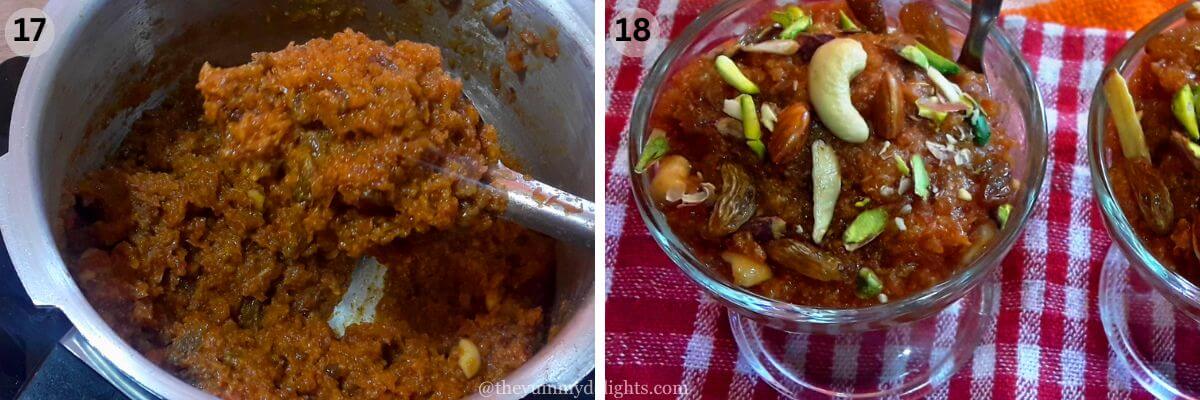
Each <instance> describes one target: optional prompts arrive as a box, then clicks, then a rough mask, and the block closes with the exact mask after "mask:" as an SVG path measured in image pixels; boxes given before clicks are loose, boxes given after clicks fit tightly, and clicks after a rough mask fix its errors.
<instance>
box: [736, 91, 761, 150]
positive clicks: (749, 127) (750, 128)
mask: <svg viewBox="0 0 1200 400" xmlns="http://www.w3.org/2000/svg"><path fill="white" fill-rule="evenodd" d="M738 103H739V104H741V106H742V134H744V135H746V139H748V140H760V139H762V127H761V126H760V125H759V123H758V111H756V110H755V109H754V98H753V97H750V95H748V94H743V95H741V96H738Z"/></svg>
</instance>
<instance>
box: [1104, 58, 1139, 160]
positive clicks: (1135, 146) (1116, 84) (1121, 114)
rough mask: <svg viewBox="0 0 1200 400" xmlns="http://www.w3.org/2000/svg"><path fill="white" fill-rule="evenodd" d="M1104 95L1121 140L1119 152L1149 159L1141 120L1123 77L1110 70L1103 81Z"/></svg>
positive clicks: (1128, 155)
mask: <svg viewBox="0 0 1200 400" xmlns="http://www.w3.org/2000/svg"><path fill="white" fill-rule="evenodd" d="M1104 97H1105V98H1106V99H1107V100H1108V109H1109V111H1111V112H1112V114H1113V124H1114V125H1116V127H1117V136H1118V138H1119V139H1120V141H1121V152H1122V153H1123V154H1124V155H1125V158H1145V159H1147V160H1149V159H1150V149H1149V148H1148V147H1146V135H1145V133H1143V132H1142V122H1141V121H1140V120H1138V116H1137V111H1136V110H1135V109H1134V105H1133V95H1131V94H1130V93H1129V86H1128V85H1127V84H1126V83H1125V77H1124V76H1121V74H1119V73H1117V71H1116V70H1110V71H1109V73H1108V79H1107V80H1105V81H1104Z"/></svg>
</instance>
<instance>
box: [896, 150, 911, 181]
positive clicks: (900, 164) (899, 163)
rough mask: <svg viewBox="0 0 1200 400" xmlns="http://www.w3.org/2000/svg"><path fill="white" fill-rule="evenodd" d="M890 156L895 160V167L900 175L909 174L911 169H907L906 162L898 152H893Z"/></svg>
mask: <svg viewBox="0 0 1200 400" xmlns="http://www.w3.org/2000/svg"><path fill="white" fill-rule="evenodd" d="M892 158H893V159H895V160H896V169H897V170H899V171H900V174H901V175H904V176H909V175H911V174H912V171H911V170H909V169H908V163H907V162H905V161H904V157H900V155H899V154H893V155H892Z"/></svg>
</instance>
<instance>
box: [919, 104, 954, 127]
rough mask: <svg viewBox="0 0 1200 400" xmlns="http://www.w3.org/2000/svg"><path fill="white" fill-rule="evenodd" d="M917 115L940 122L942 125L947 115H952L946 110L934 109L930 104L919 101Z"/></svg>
mask: <svg viewBox="0 0 1200 400" xmlns="http://www.w3.org/2000/svg"><path fill="white" fill-rule="evenodd" d="M917 116H918V117H921V118H925V119H928V120H930V121H933V122H936V123H938V125H941V123H942V122H943V121H945V120H946V117H949V116H950V113H948V112H945V111H937V110H934V109H932V108H929V106H927V105H926V104H925V103H923V102H920V101H918V102H917Z"/></svg>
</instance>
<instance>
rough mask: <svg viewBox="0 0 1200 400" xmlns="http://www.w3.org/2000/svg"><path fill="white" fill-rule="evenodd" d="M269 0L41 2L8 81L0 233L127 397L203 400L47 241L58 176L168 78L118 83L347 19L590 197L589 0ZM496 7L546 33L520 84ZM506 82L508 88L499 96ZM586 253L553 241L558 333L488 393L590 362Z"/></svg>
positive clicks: (533, 163)
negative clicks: (35, 40) (50, 40)
mask: <svg viewBox="0 0 1200 400" xmlns="http://www.w3.org/2000/svg"><path fill="white" fill-rule="evenodd" d="M276 3H279V2H273V1H269V0H262V1H240V2H208V1H204V2H196V1H182V0H180V1H165V0H163V1H154V0H62V1H60V0H54V1H51V3H50V4H49V6H47V7H46V9H45V11H46V12H47V14H49V15H50V17H51V18H52V20H53V21H54V23H55V24H56V28H57V30H58V31H57V32H56V34H57V39H56V40H57V41H56V42H55V44H54V46H53V47H52V48H51V49H50V51H49V52H47V53H46V54H44V55H42V56H39V57H36V58H34V59H32V60H31V61H30V62H29V64H28V66H27V68H26V70H25V74H24V76H23V77H22V80H21V84H20V89H19V91H18V94H17V99H16V103H15V107H14V110H13V119H12V124H11V129H10V135H11V136H10V139H9V140H10V143H9V152H8V154H6V155H4V156H3V157H0V231H2V232H3V236H4V241H5V243H6V245H7V247H8V249H9V252H10V253H11V254H10V255H11V257H12V261H13V265H14V266H15V267H16V270H17V274H18V275H19V276H20V278H21V282H22V284H24V286H25V289H26V290H27V291H28V292H29V295H30V297H31V298H32V299H33V302H34V303H35V304H36V305H38V306H46V307H57V308H60V309H62V311H63V312H64V313H65V314H66V316H67V317H68V318H69V319H70V320H71V322H72V323H73V324H74V325H75V328H76V330H75V331H73V333H72V334H70V335H68V337H66V338H64V340H63V342H64V343H65V344H66V345H67V346H68V347H69V348H71V349H72V350H73V352H74V353H75V354H76V355H78V356H80V358H82V359H83V360H84V361H85V362H87V363H88V364H90V365H92V366H93V367H94V368H95V369H96V370H97V371H98V372H99V373H100V374H101V375H103V376H104V377H105V378H107V379H108V380H109V381H110V382H112V383H113V384H114V385H115V386H117V387H118V388H120V389H121V390H122V391H124V392H125V393H126V394H127V395H129V396H130V397H133V398H155V397H162V398H170V399H178V398H211V397H212V396H211V395H209V394H207V393H204V392H202V391H200V390H199V389H196V388H194V387H192V386H191V385H189V384H187V383H185V382H183V381H181V380H179V379H178V378H176V377H175V376H173V375H171V374H170V373H168V372H166V371H164V370H162V369H160V368H159V367H158V366H156V365H154V364H153V363H151V362H150V361H149V360H147V359H146V358H144V357H143V356H142V355H141V354H139V353H138V352H137V351H136V350H134V349H133V348H132V347H130V346H129V345H128V344H126V343H125V342H124V341H123V340H122V339H121V338H120V337H119V336H117V334H116V333H115V332H114V331H113V330H112V329H111V328H110V327H109V326H108V325H107V324H106V323H105V322H104V321H103V320H102V319H101V318H100V316H99V315H98V314H97V313H96V310H95V309H93V308H92V306H91V304H89V303H88V301H87V299H86V298H84V296H83V294H82V292H80V289H79V287H78V286H76V283H75V280H74V279H73V278H72V277H71V275H70V273H69V272H68V270H67V268H66V266H65V265H64V261H63V258H62V256H61V255H60V253H59V246H58V244H57V243H56V239H55V235H54V232H55V230H56V229H57V227H58V226H59V218H58V210H59V204H60V198H61V197H62V188H63V184H64V183H65V182H70V181H71V180H73V179H76V178H78V177H79V176H80V175H81V174H82V173H83V172H86V171H88V170H90V169H93V168H95V167H97V166H98V165H99V164H100V163H101V162H102V161H103V160H104V158H105V157H106V156H108V155H109V154H110V153H111V152H112V151H113V150H114V149H115V148H116V147H117V146H118V145H119V144H120V141H121V140H122V139H123V137H124V134H125V133H126V132H127V131H128V128H129V125H130V123H131V122H132V121H133V120H135V119H136V117H137V115H139V114H140V112H141V111H142V110H145V109H148V108H152V107H154V106H155V105H157V103H158V102H159V101H161V99H162V98H163V97H164V95H165V94H166V92H167V91H169V90H170V89H171V88H172V87H171V86H170V85H165V86H161V87H157V90H155V91H153V92H152V93H150V94H149V95H148V96H142V98H136V97H135V98H134V99H136V100H137V101H136V102H135V103H132V104H128V103H126V105H128V107H124V108H119V107H115V106H114V101H115V99H117V98H119V97H122V94H123V93H126V92H128V91H127V90H125V88H126V87H127V86H128V84H130V83H134V82H142V83H150V84H151V85H154V84H158V83H170V82H177V81H179V79H178V77H180V76H187V75H186V74H193V76H194V74H195V73H196V71H197V69H196V68H198V66H199V64H200V63H201V62H203V61H211V62H213V63H214V64H217V65H232V64H236V63H241V62H245V61H247V60H248V56H249V54H250V53H252V52H255V51H269V50H273V49H278V48H281V47H282V46H284V45H286V44H287V43H288V42H289V41H296V42H303V41H305V40H307V39H309V38H312V37H318V36H328V35H330V34H332V33H333V32H336V31H339V30H341V29H344V28H345V27H347V26H348V27H352V28H354V29H356V30H359V31H363V32H366V33H368V34H369V35H371V36H372V37H375V38H380V39H393V38H395V39H411V40H416V41H421V42H427V43H432V44H436V45H439V46H442V47H443V48H444V49H445V51H444V53H443V54H444V56H445V58H446V63H447V66H448V68H449V69H450V70H451V71H452V72H454V73H456V74H457V75H459V76H460V77H462V78H464V80H465V83H466V85H465V86H466V93H467V96H468V97H469V98H471V99H472V101H473V102H474V103H475V104H476V106H477V107H478V108H479V109H480V112H481V114H482V115H483V117H484V119H485V120H487V121H488V122H490V123H491V124H493V125H495V126H496V127H497V128H498V130H499V132H501V141H502V143H503V147H504V148H505V149H506V150H508V151H509V152H511V153H512V154H513V155H514V156H515V157H516V158H517V159H518V160H523V161H525V163H524V164H523V165H522V166H523V167H524V169H525V172H528V173H529V174H530V175H532V176H534V177H536V178H538V179H539V180H542V181H544V182H546V183H549V184H551V185H554V186H557V187H559V188H562V189H565V190H567V191H570V192H572V193H575V194H577V195H579V196H582V197H585V198H588V199H592V198H594V193H593V179H594V178H593V176H594V174H593V168H594V167H593V160H594V150H593V149H594V146H593V144H594V134H593V132H594V117H593V115H594V114H593V106H594V104H593V90H594V89H593V84H592V82H593V79H594V74H593V71H594V59H593V55H592V49H593V39H592V37H593V32H594V29H595V28H594V26H593V25H592V24H593V20H592V17H591V15H592V12H593V5H592V3H591V2H590V1H585V0H569V1H537V0H510V1H508V2H507V4H504V2H494V3H495V4H490V5H488V6H487V7H485V8H482V9H477V8H476V7H475V4H474V2H463V1H461V0H410V1H405V2H392V1H386V0H366V1H364V2H362V3H361V4H359V6H361V8H362V10H363V11H365V12H363V13H361V14H359V13H342V14H341V15H340V16H339V17H337V18H333V20H332V21H330V20H328V19H321V20H312V21H306V20H304V18H299V17H295V16H296V15H297V14H296V13H295V12H293V11H292V9H289V8H288V7H289V6H290V5H289V4H286V2H284V3H283V4H276ZM295 3H297V5H300V6H305V5H308V6H311V5H312V4H321V5H325V6H327V5H328V3H326V2H311V1H296V2H295ZM506 5H507V6H510V7H512V11H513V14H512V23H513V26H514V28H513V29H512V30H513V31H512V32H509V33H508V38H511V37H512V36H513V35H516V34H518V33H519V32H520V30H523V29H529V30H531V31H534V32H537V33H539V34H541V35H542V36H543V37H544V38H548V37H549V36H550V35H548V32H549V30H550V29H554V30H555V31H556V33H557V41H558V46H559V51H560V54H559V56H558V58H557V60H555V61H553V62H551V61H548V60H545V59H540V58H536V57H527V61H529V63H530V68H529V70H528V71H527V72H526V73H525V74H524V77H523V78H521V77H518V76H516V75H515V74H514V73H513V72H512V71H510V70H508V69H507V67H505V66H504V60H505V58H504V57H505V52H506V50H507V48H506V42H507V41H508V40H506V39H501V38H498V37H497V36H496V35H495V34H494V33H492V32H491V31H489V30H488V28H487V26H486V25H485V24H484V23H483V21H484V20H485V19H486V17H487V16H490V15H492V13H494V12H496V11H497V10H498V9H500V8H501V7H503V6H506ZM151 64H153V65H151ZM146 67H152V68H149V69H148V68H146ZM495 68H500V69H501V71H503V72H502V74H501V78H502V79H501V82H502V84H501V86H502V87H501V88H499V90H497V88H494V87H493V83H492V76H491V73H492V72H493V70H494V69H495ZM152 87H153V86H152ZM509 87H511V88H512V89H513V90H514V91H515V92H516V93H517V96H515V98H514V97H510V96H508V95H507V94H506V92H507V91H508V88H509ZM128 99H129V98H126V100H128ZM85 138H86V139H85ZM593 256H594V255H593V254H592V250H585V249H577V248H569V247H567V246H560V248H559V249H558V257H559V258H558V259H559V263H560V265H559V267H558V270H557V271H558V272H557V291H556V293H555V298H554V303H553V306H552V309H551V310H550V313H549V315H550V318H551V323H552V324H554V325H555V326H556V327H557V329H556V331H557V334H556V335H555V336H554V337H552V338H551V339H550V340H549V343H547V344H546V346H545V347H544V348H542V349H541V351H539V352H538V353H537V354H536V355H535V356H534V357H533V358H532V359H530V360H529V361H528V362H527V363H526V364H525V365H524V366H522V367H521V368H519V369H518V370H516V371H514V372H512V373H511V374H510V375H509V376H508V377H507V378H506V383H507V384H510V385H513V387H515V388H518V389H522V390H517V392H516V393H512V394H507V395H505V394H496V395H492V396H489V398H492V397H497V398H517V397H521V396H522V395H523V394H524V393H525V392H528V391H530V390H533V389H534V388H536V387H539V386H543V385H550V386H569V385H572V384H574V383H575V382H578V381H579V380H580V379H581V378H583V377H584V376H585V375H586V374H587V373H588V371H591V370H592V369H593V368H594V344H593V343H594V336H595V329H594V322H593V321H594V319H593V316H594V311H593V306H594V302H595V297H594V291H593V285H594V282H595V276H594V272H593V268H592V265H593V262H592V260H593ZM477 396H478V395H477Z"/></svg>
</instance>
